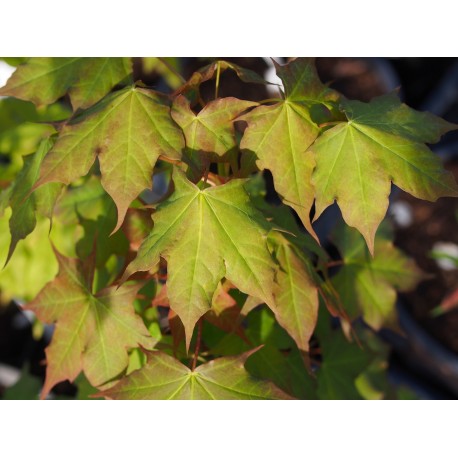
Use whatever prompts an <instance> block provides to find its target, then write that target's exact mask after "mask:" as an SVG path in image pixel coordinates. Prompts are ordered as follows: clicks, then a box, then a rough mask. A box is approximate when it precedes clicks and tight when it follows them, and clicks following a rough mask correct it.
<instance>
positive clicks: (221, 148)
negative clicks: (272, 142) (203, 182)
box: [172, 95, 257, 178]
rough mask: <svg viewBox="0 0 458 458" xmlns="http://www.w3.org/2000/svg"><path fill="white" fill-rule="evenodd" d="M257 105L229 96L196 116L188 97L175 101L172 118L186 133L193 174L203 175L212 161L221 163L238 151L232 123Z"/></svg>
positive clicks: (210, 104)
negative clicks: (222, 158)
mask: <svg viewBox="0 0 458 458" xmlns="http://www.w3.org/2000/svg"><path fill="white" fill-rule="evenodd" d="M255 105H257V103H256V102H247V101H245V100H239V99H236V98H234V97H227V98H223V99H217V100H213V101H211V102H209V103H208V104H207V105H206V106H205V108H203V109H202V110H201V111H200V112H199V113H198V114H195V113H194V112H193V111H192V110H191V107H190V102H189V101H188V100H187V99H186V98H185V97H183V96H181V95H180V96H178V97H177V98H176V99H175V100H174V103H173V107H172V117H173V119H174V120H175V122H176V123H177V124H178V125H179V126H180V127H181V129H182V130H183V133H184V136H185V139H186V159H187V161H188V162H189V165H190V166H191V167H193V168H194V169H195V171H194V173H193V175H197V176H199V174H200V176H201V175H202V173H203V170H204V168H205V166H206V165H207V164H208V163H209V162H210V160H220V158H221V157H223V156H224V155H226V154H227V153H229V152H231V151H232V150H234V149H235V148H236V146H237V143H236V141H235V135H234V125H233V122H232V121H233V119H234V118H236V117H237V116H238V115H239V114H240V113H242V112H243V111H245V110H246V109H248V108H250V107H253V106H255ZM199 178H200V177H199Z"/></svg>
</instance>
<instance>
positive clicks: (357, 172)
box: [310, 93, 458, 254]
mask: <svg viewBox="0 0 458 458" xmlns="http://www.w3.org/2000/svg"><path fill="white" fill-rule="evenodd" d="M341 106H342V109H343V110H344V112H345V114H346V116H347V118H348V121H347V122H342V123H339V124H338V125H336V126H335V127H333V128H331V129H329V130H327V131H326V132H324V134H323V135H321V136H320V137H319V138H318V139H317V141H316V142H315V143H314V144H313V146H312V147H311V148H310V151H311V152H312V153H313V154H314V157H315V161H316V169H315V171H314V173H313V183H314V185H315V188H316V204H315V205H316V214H315V219H316V218H318V217H319V216H320V215H321V214H322V213H323V211H324V210H325V209H326V208H327V207H328V206H329V205H331V204H332V203H333V202H334V201H337V204H338V205H339V207H340V209H341V211H342V215H343V217H344V219H345V222H346V223H347V224H348V225H350V226H352V227H356V228H357V229H358V230H359V231H360V232H361V234H362V235H363V236H364V238H365V239H366V242H367V245H368V246H369V250H370V252H371V253H372V254H373V252H374V237H375V232H376V230H377V227H378V226H379V224H380V222H381V221H382V219H383V218H384V216H385V214H386V210H387V208H388V196H389V194H390V190H391V183H394V184H396V185H397V186H399V187H400V188H401V189H403V190H404V191H406V192H408V193H410V194H412V195H413V196H415V197H418V198H420V199H425V200H430V201H435V200H436V199H438V198H439V197H442V196H458V187H457V185H456V183H455V181H454V179H453V177H452V175H451V174H450V173H448V172H445V171H444V169H443V167H442V164H441V161H440V159H439V158H438V157H436V156H434V154H432V153H431V151H430V150H429V149H428V147H426V146H425V145H424V143H425V142H426V143H435V142H437V141H438V140H439V138H440V136H441V135H443V134H444V133H445V132H448V131H449V130H452V129H455V128H456V126H455V125H453V124H450V123H448V122H446V121H443V120H442V119H440V118H438V117H436V116H434V115H432V114H429V113H419V112H417V111H415V110H412V109H411V108H408V107H407V106H406V105H403V104H401V102H400V101H399V99H398V97H397V95H396V94H394V93H392V94H388V95H385V96H381V97H378V98H376V99H374V100H372V101H371V102H370V103H362V102H358V101H343V102H342V104H341Z"/></svg>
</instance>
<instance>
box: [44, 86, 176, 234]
mask: <svg viewBox="0 0 458 458" xmlns="http://www.w3.org/2000/svg"><path fill="white" fill-rule="evenodd" d="M183 147H184V141H183V136H182V133H181V131H180V129H179V128H178V126H177V125H176V124H175V123H174V122H173V120H172V118H171V117H170V108H169V106H168V100H167V99H166V98H165V97H164V96H162V95H160V94H158V93H156V92H153V91H150V90H147V89H141V88H127V89H124V90H122V91H118V92H116V93H113V94H111V95H110V96H108V97H106V98H105V99H103V100H102V101H101V102H100V103H99V104H97V105H96V106H94V107H93V108H91V109H90V110H88V111H86V112H84V113H83V114H82V115H81V116H80V117H78V118H76V119H75V120H73V121H72V122H71V123H69V124H68V125H66V126H65V127H64V128H63V129H62V131H61V132H60V135H59V138H58V140H57V142H56V144H55V145H54V147H53V149H52V150H51V151H50V153H49V154H48V156H47V158H46V159H45V161H44V162H43V165H42V168H41V174H40V178H39V181H38V183H37V184H36V186H40V185H42V184H44V183H48V182H51V181H58V182H61V183H65V184H70V183H71V182H72V181H74V180H75V179H77V178H79V177H81V176H84V175H86V174H87V173H88V172H89V169H90V167H91V166H92V164H93V163H94V161H95V159H96V157H97V158H98V160H99V162H100V169H101V172H102V185H103V187H104V188H105V189H106V191H107V192H108V194H110V196H111V197H112V198H113V200H114V201H115V203H116V206H117V208H118V222H117V225H116V228H115V230H117V229H118V228H119V227H120V225H121V224H122V222H123V220H124V216H125V214H126V211H127V208H128V207H129V205H130V204H131V202H132V201H133V200H134V199H135V198H136V197H137V196H138V195H139V194H140V192H141V191H143V190H144V189H146V188H151V186H152V179H151V176H152V172H153V167H154V165H155V163H156V160H157V159H158V157H159V156H160V155H164V156H167V157H169V158H173V159H179V158H180V157H181V150H182V148H183Z"/></svg>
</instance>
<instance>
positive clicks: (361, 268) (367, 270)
mask: <svg viewBox="0 0 458 458" xmlns="http://www.w3.org/2000/svg"><path fill="white" fill-rule="evenodd" d="M338 228H339V230H338V231H335V237H334V238H335V243H336V245H337V247H338V249H339V251H340V253H341V255H342V257H343V266H342V268H341V269H340V271H339V272H338V273H337V275H336V276H335V277H333V278H332V283H333V284H334V287H335V288H336V290H337V292H338V293H339V295H340V299H341V301H342V303H343V305H344V307H345V310H346V312H347V313H348V314H349V315H350V317H351V318H355V317H357V316H359V315H361V314H362V316H363V318H364V320H365V321H366V323H367V324H369V325H370V326H371V327H373V328H374V329H380V328H381V327H382V326H393V327H395V328H396V327H397V323H396V309H395V302H396V291H408V290H410V289H413V288H414V287H415V286H416V285H417V283H418V282H419V281H420V280H421V279H422V277H423V274H422V272H421V271H420V270H419V269H418V267H417V266H416V264H415V263H414V262H413V260H411V259H409V258H408V257H407V256H405V255H404V254H403V253H401V251H399V250H398V249H397V248H395V247H394V246H393V244H392V242H391V240H390V239H389V236H388V234H387V232H386V230H383V231H381V233H380V234H377V237H376V238H375V248H376V253H375V256H374V257H372V256H371V255H370V254H369V251H368V250H367V247H366V244H365V243H364V239H363V238H362V237H361V235H360V234H358V232H357V231H355V230H354V229H351V228H349V227H348V226H344V225H340V226H339V227H338Z"/></svg>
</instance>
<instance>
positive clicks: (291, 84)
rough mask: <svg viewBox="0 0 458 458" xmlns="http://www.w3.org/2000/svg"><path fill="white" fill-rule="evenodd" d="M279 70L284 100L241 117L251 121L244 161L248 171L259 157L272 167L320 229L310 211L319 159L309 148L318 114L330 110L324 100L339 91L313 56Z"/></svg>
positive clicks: (285, 191) (279, 186) (283, 190)
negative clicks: (323, 78) (326, 80)
mask: <svg viewBox="0 0 458 458" xmlns="http://www.w3.org/2000/svg"><path fill="white" fill-rule="evenodd" d="M277 74H278V76H279V77H280V78H281V79H282V81H283V84H284V87H285V98H284V100H282V101H280V102H278V103H276V104H274V105H269V106H261V107H258V108H255V109H254V110H253V111H251V112H250V113H248V114H247V115H244V116H242V117H240V118H239V120H243V121H246V122H247V123H248V127H247V129H246V130H245V133H244V135H243V138H242V141H241V144H240V147H241V149H242V151H243V152H244V154H245V159H244V162H243V163H242V165H243V167H244V168H245V169H246V170H247V171H249V170H250V169H251V168H252V165H251V164H250V161H254V159H255V160H256V164H257V166H258V167H259V168H260V169H261V170H262V169H269V170H270V171H271V172H272V175H273V178H274V184H275V189H276V190H277V192H278V193H279V194H280V195H281V197H282V198H283V202H284V203H285V204H287V205H289V206H290V207H292V208H293V209H294V210H295V211H296V212H297V214H298V215H299V217H300V218H301V221H302V222H303V224H304V226H305V227H306V228H307V230H308V231H309V232H310V233H311V234H312V235H315V232H314V231H313V229H312V226H311V223H310V216H309V214H310V209H311V207H312V204H313V199H314V190H313V186H312V184H311V177H312V171H313V168H314V167H315V160H314V158H313V155H312V154H311V153H310V152H308V151H307V149H308V148H309V146H310V145H311V144H312V143H313V142H314V141H315V139H316V138H317V136H318V134H319V133H320V129H319V128H318V126H317V124H316V122H315V121H314V119H315V117H319V115H320V113H321V112H326V111H327V108H326V106H325V105H326V104H327V103H328V102H329V101H331V100H335V99H336V98H337V95H336V93H335V92H333V91H331V90H330V89H328V88H327V87H326V86H324V85H323V84H322V83H321V82H320V80H319V78H318V75H317V73H316V69H315V66H314V62H313V60H312V59H296V60H294V61H292V62H290V63H289V64H288V65H285V66H277Z"/></svg>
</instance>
